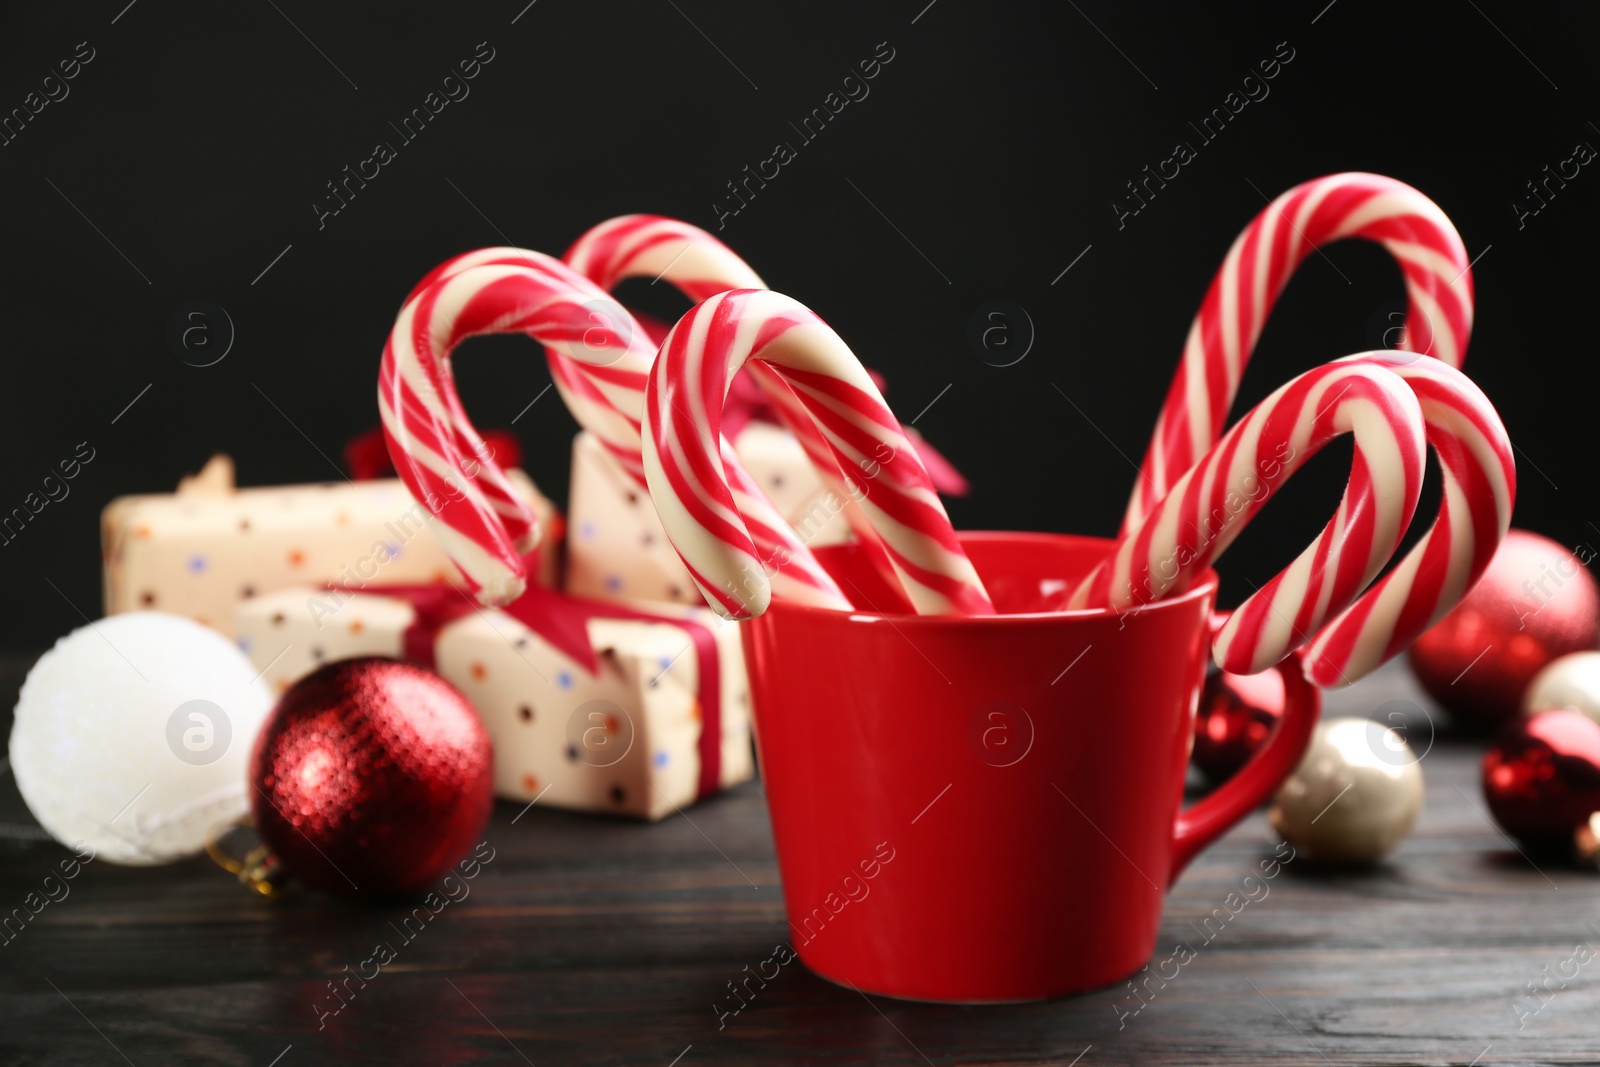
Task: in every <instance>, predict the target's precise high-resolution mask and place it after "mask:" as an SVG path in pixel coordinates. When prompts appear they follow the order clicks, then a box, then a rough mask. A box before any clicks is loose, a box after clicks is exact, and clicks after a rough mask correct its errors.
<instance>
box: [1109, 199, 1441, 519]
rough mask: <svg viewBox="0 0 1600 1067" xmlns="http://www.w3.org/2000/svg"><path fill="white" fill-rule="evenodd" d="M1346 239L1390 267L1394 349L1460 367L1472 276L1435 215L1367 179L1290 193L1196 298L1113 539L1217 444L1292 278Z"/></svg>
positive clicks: (1430, 206)
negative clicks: (1401, 339) (1400, 342)
mask: <svg viewBox="0 0 1600 1067" xmlns="http://www.w3.org/2000/svg"><path fill="white" fill-rule="evenodd" d="M1347 237H1356V238H1361V239H1362V240H1367V241H1374V242H1377V243H1378V244H1381V245H1383V247H1384V248H1385V249H1387V250H1388V252H1389V253H1390V255H1392V256H1394V258H1395V259H1396V261H1398V263H1399V264H1400V269H1401V271H1402V272H1403V273H1404V275H1405V283H1406V295H1407V297H1408V300H1409V308H1408V310H1407V312H1406V320H1405V344H1404V347H1405V348H1406V349H1407V350H1409V351H1412V352H1417V353H1420V354H1423V355H1430V356H1434V357H1437V358H1438V359H1440V360H1442V361H1443V362H1445V363H1447V364H1449V365H1450V366H1452V367H1459V366H1460V365H1461V361H1462V358H1463V357H1464V356H1465V355H1466V350H1467V339H1468V337H1469V335H1470V334H1471V332H1472V275H1471V270H1470V265H1469V262H1468V259H1467V251H1466V248H1465V246H1464V245H1463V244H1462V243H1461V235H1460V234H1458V233H1457V232H1456V228H1455V227H1454V226H1453V225H1452V224H1451V222H1450V220H1449V219H1448V218H1446V217H1445V214H1444V212H1443V211H1441V210H1440V209H1439V206H1438V205H1437V204H1435V203H1434V202H1433V201H1431V200H1429V199H1428V198H1427V197H1426V196H1423V195H1422V194H1421V193H1419V192H1417V190H1415V189H1413V188H1411V187H1410V186H1409V185H1406V184H1405V183H1403V182H1398V181H1395V180H1394V179H1393V178H1384V177H1381V176H1379V175H1376V174H1333V175H1329V176H1328V177H1325V178H1317V179H1315V180H1314V181H1309V182H1306V183H1305V184H1303V185H1297V186H1295V187H1294V188H1293V189H1290V190H1289V191H1288V192H1286V193H1284V194H1283V195H1282V196H1280V197H1278V198H1277V199H1276V200H1274V201H1273V202H1272V203H1271V204H1269V205H1268V206H1267V207H1266V208H1265V209H1264V210H1263V211H1262V212H1261V213H1260V214H1259V215H1257V216H1256V217H1255V219H1254V221H1252V222H1251V223H1250V225H1249V226H1248V227H1246V228H1245V230H1244V232H1243V233H1241V234H1240V235H1239V237H1238V239H1237V240H1235V241H1234V243H1233V247H1232V248H1230V249H1229V250H1228V255H1227V258H1226V259H1224V260H1223V262H1222V268H1221V270H1219V271H1218V272H1217V276H1216V278H1215V279H1213V280H1212V282H1211V288H1210V289H1209V290H1207V292H1206V297H1205V301H1204V302H1203V303H1202V304H1201V306H1200V311H1199V313H1198V314H1197V315H1196V316H1195V319H1194V323H1193V324H1192V325H1191V326H1190V327H1189V337H1188V341H1187V342H1186V343H1185V345H1184V350H1183V361H1182V363H1181V364H1180V366H1179V368H1178V374H1177V377H1176V378H1174V380H1173V382H1172V388H1171V389H1170V390H1169V392H1168V393H1167V399H1166V403H1165V404H1164V405H1163V406H1162V409H1161V414H1160V416H1159V418H1158V419H1157V421H1156V428H1155V432H1154V434H1153V435H1152V436H1151V439H1150V446H1149V448H1148V449H1147V451H1146V452H1145V459H1144V464H1143V466H1142V467H1141V469H1140V477H1139V480H1138V482H1136V483H1135V484H1134V488H1133V493H1132V496H1131V498H1130V500H1129V502H1128V509H1127V514H1126V516H1125V518H1124V520H1123V530H1124V532H1126V531H1127V530H1130V529H1132V528H1133V527H1135V526H1136V525H1138V524H1139V522H1140V521H1141V520H1143V518H1144V517H1145V515H1146V514H1147V513H1148V512H1149V511H1150V509H1151V508H1153V507H1154V506H1155V503H1156V501H1158V500H1160V499H1161V498H1162V497H1164V496H1166V495H1167V493H1168V491H1169V490H1170V489H1171V488H1172V486H1173V484H1174V483H1175V482H1176V481H1177V480H1178V479H1179V478H1180V477H1182V475H1183V473H1184V472H1185V471H1186V470H1188V469H1189V468H1190V467H1191V466H1193V465H1194V463H1195V462H1196V460H1198V458H1199V457H1200V456H1201V455H1202V454H1204V453H1205V451H1206V450H1207V449H1208V448H1210V447H1211V445H1212V443H1213V442H1215V441H1216V440H1217V437H1218V435H1219V434H1221V432H1222V427H1223V425H1224V423H1225V422H1226V421H1227V417H1228V410H1229V409H1230V408H1231V407H1232V406H1233V401H1234V397H1235V396H1236V395H1237V394H1238V391H1239V382H1240V380H1241V379H1242V378H1243V376H1244V369H1245V364H1246V363H1247V362H1248V361H1249V358H1250V353H1251V350H1252V349H1254V348H1255V344H1256V341H1257V339H1258V338H1260V336H1261V330H1262V328H1263V327H1264V326H1265V325H1266V319H1267V315H1268V313H1269V312H1270V311H1271V310H1272V305H1273V303H1274V302H1276V300H1277V299H1278V296H1279V294H1280V293H1282V292H1283V288H1284V286H1285V285H1286V284H1288V281H1289V277H1290V276H1291V275H1292V274H1293V273H1294V271H1295V268H1296V267H1298V266H1299V265H1300V263H1301V262H1302V261H1303V260H1304V259H1305V258H1306V257H1307V256H1309V255H1311V254H1312V253H1313V252H1314V251H1317V250H1318V249H1320V248H1321V246H1323V245H1325V244H1328V243H1330V242H1333V241H1337V240H1341V239H1343V238H1347Z"/></svg>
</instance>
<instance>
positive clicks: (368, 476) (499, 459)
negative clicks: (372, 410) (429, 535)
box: [343, 427, 522, 482]
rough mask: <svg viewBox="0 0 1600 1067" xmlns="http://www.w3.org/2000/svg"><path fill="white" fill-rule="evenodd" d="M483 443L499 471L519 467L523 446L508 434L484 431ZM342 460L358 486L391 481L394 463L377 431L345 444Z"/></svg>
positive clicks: (358, 436) (353, 438)
mask: <svg viewBox="0 0 1600 1067" xmlns="http://www.w3.org/2000/svg"><path fill="white" fill-rule="evenodd" d="M483 443H484V444H486V445H488V446H489V455H490V456H491V457H492V458H493V459H494V461H495V462H496V463H498V464H499V465H500V466H501V467H502V468H504V469H506V470H510V469H511V468H512V467H520V466H522V442H520V441H518V440H517V437H516V435H515V434H513V433H512V432H511V431H510V430H487V431H485V432H484V434H483ZM343 458H344V465H345V469H346V470H348V471H349V472H350V477H351V478H353V479H354V480H356V481H358V482H365V481H370V480H372V479H373V478H392V477H394V473H395V470H394V461H393V460H392V459H390V458H389V446H388V445H387V444H386V443H385V442H384V440H383V430H382V428H380V427H373V428H372V429H370V430H365V431H363V432H361V433H358V434H356V435H355V436H354V437H352V438H350V440H349V441H347V442H345V446H344V457H343Z"/></svg>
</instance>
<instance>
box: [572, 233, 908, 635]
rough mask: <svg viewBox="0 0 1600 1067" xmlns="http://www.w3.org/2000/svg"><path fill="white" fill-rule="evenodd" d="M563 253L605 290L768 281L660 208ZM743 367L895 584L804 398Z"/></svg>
mask: <svg viewBox="0 0 1600 1067" xmlns="http://www.w3.org/2000/svg"><path fill="white" fill-rule="evenodd" d="M563 261H564V262H565V263H566V264H567V265H568V266H570V267H572V269H573V270H575V271H577V272H578V273H579V274H582V275H583V276H584V277H586V278H588V279H589V280H590V281H592V282H594V283H595V284H596V285H598V286H600V287H601V288H602V289H605V290H606V291H607V292H610V291H611V290H613V289H615V288H616V287H617V285H618V284H620V283H621V282H622V281H624V280H626V279H628V278H642V277H651V278H652V279H654V280H660V281H666V282H668V283H669V284H671V285H672V286H674V287H675V288H677V289H678V290H679V291H680V292H682V293H683V294H684V295H685V296H687V297H688V298H689V299H690V300H693V301H695V302H697V303H698V302H699V301H702V300H706V299H708V298H710V297H713V296H716V295H717V294H718V293H725V292H727V291H728V290H730V289H765V288H767V284H766V282H763V281H762V280H761V277H760V276H759V275H758V274H756V272H755V270H754V269H753V268H752V267H751V266H750V265H749V264H748V263H746V262H745V261H744V260H743V259H741V258H739V256H738V254H737V253H735V252H734V251H733V250H732V249H730V248H729V247H728V246H727V245H725V244H723V243H722V242H721V241H719V240H717V239H716V238H715V237H713V236H712V235H711V234H710V233H707V232H706V231H705V230H702V229H701V228H700V227H698V226H693V225H690V224H689V223H687V222H682V221H680V220H678V219H669V218H666V217H664V216H661V215H621V216H618V217H617V218H614V219H607V220H606V221H605V222H602V223H600V224H599V225H597V226H593V227H591V228H590V229H589V230H587V231H585V232H584V234H583V235H582V236H580V237H579V238H578V239H577V241H575V242H573V245H572V247H571V248H569V249H568V250H567V254H566V256H565V257H563ZM747 373H749V375H750V376H751V378H753V379H754V380H755V382H756V384H757V385H759V386H760V388H761V390H762V392H763V393H764V394H765V395H766V397H767V399H768V400H769V401H770V402H771V404H772V406H773V408H774V409H775V410H776V411H777V414H778V418H779V420H780V421H781V422H782V423H783V425H784V426H785V428H787V429H788V430H789V431H790V432H791V433H793V434H794V436H795V437H796V439H797V440H799V442H800V446H801V448H802V450H803V451H804V452H805V454H806V458H807V459H808V460H809V461H810V463H811V465H812V466H813V467H814V468H815V469H816V471H817V473H818V474H819V475H820V476H821V479H822V482H823V485H824V487H825V488H826V489H828V490H829V491H830V492H831V493H832V494H833V499H835V500H838V501H839V502H840V503H841V505H842V509H843V513H844V517H845V520H846V521H847V522H849V524H850V527H851V529H853V530H854V531H855V533H856V536H857V538H859V539H860V541H861V544H862V547H863V549H864V550H865V552H866V554H867V558H868V560H869V562H871V563H872V565H873V566H874V568H876V569H877V571H878V573H879V574H881V575H883V577H884V578H885V579H886V580H887V581H888V582H889V584H890V585H891V587H895V588H900V579H899V573H898V571H897V570H896V569H895V566H894V562H893V560H892V559H891V558H890V555H889V551H888V549H887V548H886V547H885V546H884V545H883V544H882V542H881V540H880V538H879V536H878V533H877V531H876V530H875V529H874V528H873V526H872V522H871V520H870V519H869V518H868V517H867V515H866V513H865V512H864V511H862V509H861V507H860V505H859V504H858V503H857V501H856V492H857V491H856V490H855V489H853V487H852V486H853V481H854V479H853V478H852V476H851V474H850V473H849V472H848V471H845V470H841V469H840V468H839V465H838V463H837V462H836V461H835V459H834V455H833V451H832V449H831V448H830V447H829V445H828V440H827V438H826V437H824V436H823V434H822V432H821V431H820V429H819V428H818V427H817V424H816V423H815V422H814V421H813V420H812V418H811V417H810V415H809V414H807V412H806V407H805V404H804V403H802V402H801V400H800V398H799V397H798V396H796V395H795V393H794V390H792V389H790V388H789V387H788V385H786V384H785V383H784V380H783V377H782V376H781V375H780V374H779V373H778V372H777V371H776V370H774V369H773V368H772V367H770V366H768V365H767V364H765V363H762V362H760V361H755V362H751V363H749V364H748V365H747ZM858 473H859V472H858ZM901 591H902V592H903V593H904V592H905V591H904V589H902V590H901ZM880 606H882V605H880Z"/></svg>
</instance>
